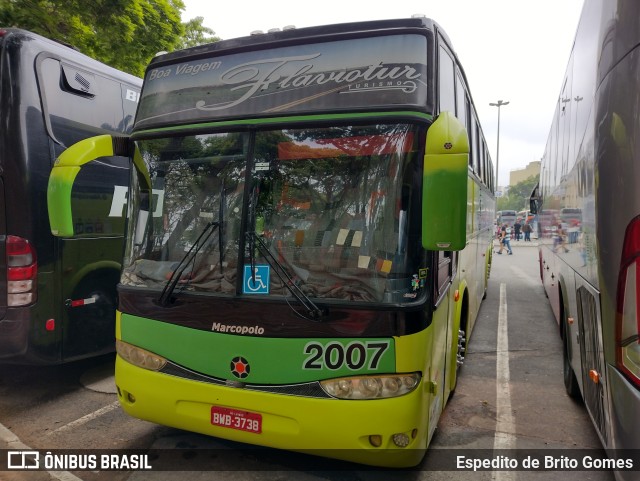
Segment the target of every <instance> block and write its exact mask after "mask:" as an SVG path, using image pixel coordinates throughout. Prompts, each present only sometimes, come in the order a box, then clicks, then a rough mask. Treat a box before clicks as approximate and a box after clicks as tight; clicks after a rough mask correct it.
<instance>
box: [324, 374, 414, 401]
mask: <svg viewBox="0 0 640 481" xmlns="http://www.w3.org/2000/svg"><path fill="white" fill-rule="evenodd" d="M419 382H420V374H419V373H417V372H414V373H410V374H385V375H381V376H356V377H341V378H337V379H327V380H325V381H320V385H321V386H322V389H324V391H325V392H326V393H327V394H328V395H329V396H332V397H336V398H339V399H384V398H391V397H397V396H403V395H405V394H407V393H410V392H411V391H413V390H414V389H415V388H416V386H417V385H418V383H419Z"/></svg>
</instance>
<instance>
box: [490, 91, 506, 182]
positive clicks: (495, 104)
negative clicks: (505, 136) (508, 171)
mask: <svg viewBox="0 0 640 481" xmlns="http://www.w3.org/2000/svg"><path fill="white" fill-rule="evenodd" d="M489 105H491V106H492V107H498V147H497V149H496V190H498V175H499V174H498V172H499V171H498V167H499V165H500V107H502V106H503V105H509V102H503V101H502V100H498V103H493V102H492V103H490V104H489Z"/></svg>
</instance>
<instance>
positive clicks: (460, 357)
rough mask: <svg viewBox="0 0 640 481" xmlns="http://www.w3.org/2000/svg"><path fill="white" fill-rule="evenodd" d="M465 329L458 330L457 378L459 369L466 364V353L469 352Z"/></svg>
mask: <svg viewBox="0 0 640 481" xmlns="http://www.w3.org/2000/svg"><path fill="white" fill-rule="evenodd" d="M466 335H467V334H466V332H465V331H464V330H463V329H460V330H459V331H458V353H457V354H456V378H457V377H458V376H457V373H458V371H460V368H461V367H462V365H463V364H464V355H465V353H466V352H467V337H466Z"/></svg>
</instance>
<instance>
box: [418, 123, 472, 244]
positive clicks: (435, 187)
mask: <svg viewBox="0 0 640 481" xmlns="http://www.w3.org/2000/svg"><path fill="white" fill-rule="evenodd" d="M423 176H424V177H423V184H422V185H423V187H422V188H423V190H422V246H423V247H424V248H425V249H429V250H447V251H451V250H454V251H455V250H462V249H464V247H465V245H466V241H467V233H466V222H467V183H468V177H469V138H468V137H467V131H466V130H465V128H464V125H463V124H462V123H461V122H460V121H459V120H458V119H457V118H456V117H455V116H454V115H453V114H452V113H450V112H442V113H441V114H440V115H439V116H438V118H437V119H436V120H435V122H433V124H432V125H431V127H429V130H428V131H427V142H426V149H425V156H424V171H423Z"/></svg>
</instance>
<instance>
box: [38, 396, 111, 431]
mask: <svg viewBox="0 0 640 481" xmlns="http://www.w3.org/2000/svg"><path fill="white" fill-rule="evenodd" d="M118 407H120V402H119V401H115V402H113V403H111V404H107V405H106V406H104V407H102V408H100V409H98V410H97V411H94V412H92V413H89V414H87V415H86V416H82V417H81V418H79V419H76V420H75V421H71V422H70V423H69V424H65V425H64V426H60V427H59V428H58V429H54V430H53V431H49V432H48V433H47V436H50V435H52V434H58V433H61V432H64V431H69V430H70V429H73V428H75V427H78V426H82V425H83V424H86V423H88V422H89V421H91V420H93V419H95V418H97V417H99V416H102V415H103V414H106V413H108V412H111V411H113V410H115V409H118Z"/></svg>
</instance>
